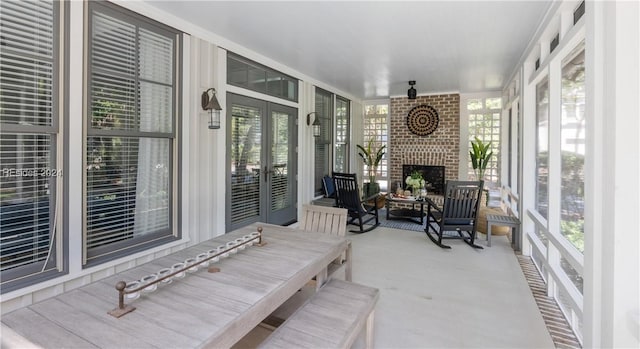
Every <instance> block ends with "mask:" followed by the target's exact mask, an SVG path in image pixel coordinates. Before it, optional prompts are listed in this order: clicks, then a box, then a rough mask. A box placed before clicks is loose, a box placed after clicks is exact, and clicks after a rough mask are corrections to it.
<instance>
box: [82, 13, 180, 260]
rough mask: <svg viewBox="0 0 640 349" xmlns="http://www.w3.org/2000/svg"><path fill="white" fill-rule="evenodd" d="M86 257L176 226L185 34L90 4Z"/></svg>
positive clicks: (104, 255) (113, 253) (164, 237)
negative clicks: (181, 61) (180, 73)
mask: <svg viewBox="0 0 640 349" xmlns="http://www.w3.org/2000/svg"><path fill="white" fill-rule="evenodd" d="M89 11H90V20H89V29H88V30H89V38H90V41H89V46H88V49H89V54H88V65H89V67H88V68H89V69H88V71H89V78H88V91H89V96H88V99H89V100H88V103H87V104H88V107H89V110H88V111H87V138H86V144H85V145H86V149H85V165H86V166H85V178H86V188H85V202H84V204H85V205H84V207H85V241H84V243H85V249H86V251H85V258H86V260H87V263H91V262H93V261H103V260H108V259H113V258H116V257H119V256H122V255H124V254H129V253H132V252H134V251H138V250H141V249H145V248H148V247H150V246H155V245H158V244H162V243H165V242H167V241H169V240H173V239H174V238H175V237H177V232H176V231H175V229H174V219H175V207H174V204H173V202H174V193H175V174H176V173H177V171H176V164H177V162H176V159H174V157H173V154H174V152H175V150H176V147H177V139H176V132H175V125H176V114H177V105H178V95H179V92H180V91H179V87H178V83H177V81H178V73H177V72H178V68H179V62H178V55H177V52H179V46H180V33H179V32H178V31H176V30H174V29H172V28H169V27H167V26H164V25H162V24H160V23H157V22H155V21H152V20H149V19H148V18H144V17H141V16H139V15H137V14H135V13H132V12H129V11H127V10H124V9H122V8H120V7H117V6H115V5H113V4H109V3H103V2H91V3H90V4H89Z"/></svg>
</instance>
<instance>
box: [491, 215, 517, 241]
mask: <svg viewBox="0 0 640 349" xmlns="http://www.w3.org/2000/svg"><path fill="white" fill-rule="evenodd" d="M494 225H498V226H507V227H511V228H512V229H513V230H512V232H511V244H512V245H513V248H514V249H515V250H518V249H519V247H520V242H519V241H518V239H519V236H520V233H519V231H518V230H519V228H520V220H519V219H518V218H516V217H514V216H504V215H497V214H488V215H487V246H491V228H492V227H493V226H494Z"/></svg>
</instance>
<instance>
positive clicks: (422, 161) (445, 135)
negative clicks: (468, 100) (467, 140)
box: [387, 94, 460, 188]
mask: <svg viewBox="0 0 640 349" xmlns="http://www.w3.org/2000/svg"><path fill="white" fill-rule="evenodd" d="M421 104H427V105H430V106H432V107H434V108H435V109H436V110H437V112H438V116H439V122H438V128H437V129H436V130H435V131H434V132H433V133H432V134H430V135H428V136H418V135H415V134H413V133H411V131H409V128H408V127H407V114H408V113H409V111H410V110H411V108H413V107H415V106H418V105H421ZM389 114H390V137H389V153H388V154H387V155H388V159H389V180H390V188H395V183H397V182H398V181H404V179H403V178H402V175H403V173H402V171H403V170H402V165H429V166H444V167H445V180H446V179H457V178H458V167H459V161H458V158H459V156H460V95H458V94H443V95H432V96H418V98H416V99H413V100H409V99H408V98H406V97H400V98H391V103H390V110H389Z"/></svg>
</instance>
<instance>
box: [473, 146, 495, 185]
mask: <svg viewBox="0 0 640 349" xmlns="http://www.w3.org/2000/svg"><path fill="white" fill-rule="evenodd" d="M471 147H472V150H469V155H470V156H471V166H472V167H473V171H474V172H475V174H476V179H477V180H483V179H484V172H485V171H486V170H487V165H488V164H489V160H490V159H491V156H492V155H493V152H492V151H491V142H488V143H484V142H482V140H481V139H480V138H478V137H475V141H471Z"/></svg>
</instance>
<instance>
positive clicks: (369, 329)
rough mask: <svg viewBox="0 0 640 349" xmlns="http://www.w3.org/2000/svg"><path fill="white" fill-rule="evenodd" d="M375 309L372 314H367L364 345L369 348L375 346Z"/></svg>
mask: <svg viewBox="0 0 640 349" xmlns="http://www.w3.org/2000/svg"><path fill="white" fill-rule="evenodd" d="M374 313H375V309H374V310H371V314H369V316H367V324H366V325H365V329H364V331H365V332H364V336H365V337H364V347H365V348H367V349H372V348H373V318H374Z"/></svg>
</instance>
